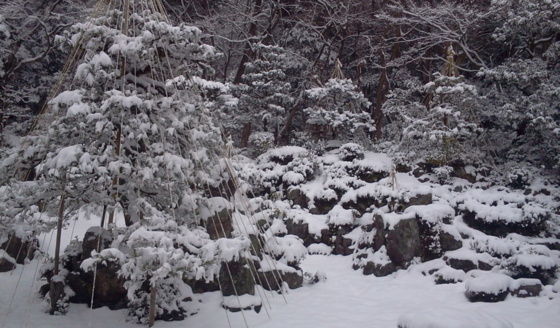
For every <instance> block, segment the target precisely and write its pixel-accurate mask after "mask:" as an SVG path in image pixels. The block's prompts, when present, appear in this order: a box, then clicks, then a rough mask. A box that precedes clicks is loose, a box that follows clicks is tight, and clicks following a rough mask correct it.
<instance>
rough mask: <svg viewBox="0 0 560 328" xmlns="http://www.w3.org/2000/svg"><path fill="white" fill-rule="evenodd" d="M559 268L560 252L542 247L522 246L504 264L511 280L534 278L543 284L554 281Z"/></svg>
mask: <svg viewBox="0 0 560 328" xmlns="http://www.w3.org/2000/svg"><path fill="white" fill-rule="evenodd" d="M559 266H560V252H558V251H551V250H550V249H549V248H548V247H546V246H543V245H522V246H520V247H519V250H518V251H517V252H516V253H515V254H514V255H513V256H511V257H510V258H508V259H507V260H506V261H505V262H504V268H505V269H506V272H507V274H508V275H510V276H512V277H513V278H516V279H517V278H536V279H539V280H540V281H541V282H542V283H543V284H547V283H549V282H550V281H551V279H554V277H555V274H556V272H557V269H558V267H559Z"/></svg>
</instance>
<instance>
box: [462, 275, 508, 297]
mask: <svg viewBox="0 0 560 328" xmlns="http://www.w3.org/2000/svg"><path fill="white" fill-rule="evenodd" d="M512 282H513V279H512V278H511V277H509V276H506V275H505V274H501V273H494V272H488V273H483V274H481V275H480V276H477V277H473V278H470V279H468V280H467V281H466V282H465V289H466V290H467V291H468V292H475V293H481V292H482V293H486V294H495V295H497V294H499V293H502V292H505V291H507V290H509V287H510V285H511V284H512Z"/></svg>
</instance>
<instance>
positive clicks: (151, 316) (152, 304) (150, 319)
mask: <svg viewBox="0 0 560 328" xmlns="http://www.w3.org/2000/svg"><path fill="white" fill-rule="evenodd" d="M156 292H157V289H156V286H152V287H151V289H150V313H149V316H148V327H153V326H154V322H155V320H156Z"/></svg>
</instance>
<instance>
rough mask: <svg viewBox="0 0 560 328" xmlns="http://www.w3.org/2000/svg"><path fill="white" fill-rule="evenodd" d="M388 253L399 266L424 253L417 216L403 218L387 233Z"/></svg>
mask: <svg viewBox="0 0 560 328" xmlns="http://www.w3.org/2000/svg"><path fill="white" fill-rule="evenodd" d="M386 247H387V255H388V256H389V258H390V259H391V262H393V263H394V264H396V265H397V266H406V265H407V264H408V263H409V262H410V261H412V259H413V258H415V257H417V256H421V255H422V240H421V239H420V227H419V225H418V220H417V219H416V218H410V219H401V220H400V221H399V222H398V223H397V224H396V225H395V226H394V227H393V228H392V229H389V230H388V231H387V234H386Z"/></svg>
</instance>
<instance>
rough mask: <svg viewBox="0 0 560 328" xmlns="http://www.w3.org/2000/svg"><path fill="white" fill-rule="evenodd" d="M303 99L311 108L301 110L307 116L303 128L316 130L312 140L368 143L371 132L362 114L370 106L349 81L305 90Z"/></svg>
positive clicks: (368, 119)
mask: <svg viewBox="0 0 560 328" xmlns="http://www.w3.org/2000/svg"><path fill="white" fill-rule="evenodd" d="M306 95H307V97H308V98H309V102H310V104H311V106H310V107H308V108H306V109H305V110H304V112H305V113H306V114H307V115H308V119H307V124H308V125H310V126H315V127H320V128H319V130H318V131H317V132H316V133H318V135H315V136H312V139H313V140H320V139H339V140H342V141H354V142H358V143H367V142H368V139H369V135H370V134H371V133H372V132H373V131H374V130H375V127H374V125H373V121H372V119H371V116H370V114H369V113H368V112H367V111H366V110H367V108H368V107H369V106H370V105H371V103H370V102H369V101H368V100H367V99H366V98H365V97H364V95H363V93H362V92H361V91H359V90H358V89H357V88H356V86H355V85H354V84H353V83H352V81H351V80H349V79H336V78H332V79H329V80H328V81H327V83H325V85H324V86H321V87H316V88H311V89H308V90H306ZM326 132H330V134H331V135H330V136H328V135H326ZM312 133H313V132H312Z"/></svg>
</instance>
